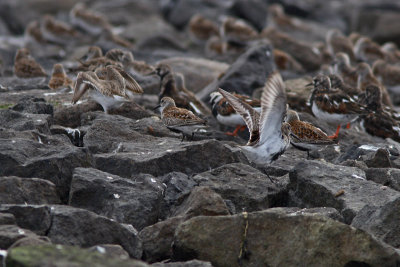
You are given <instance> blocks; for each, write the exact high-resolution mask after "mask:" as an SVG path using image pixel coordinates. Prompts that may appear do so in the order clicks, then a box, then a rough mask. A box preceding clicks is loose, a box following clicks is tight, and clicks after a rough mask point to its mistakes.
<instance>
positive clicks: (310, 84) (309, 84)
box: [306, 83, 314, 87]
mask: <svg viewBox="0 0 400 267" xmlns="http://www.w3.org/2000/svg"><path fill="white" fill-rule="evenodd" d="M312 85H314V83H308V84H306V87H308V86H312Z"/></svg>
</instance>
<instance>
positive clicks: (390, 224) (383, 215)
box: [351, 198, 400, 248]
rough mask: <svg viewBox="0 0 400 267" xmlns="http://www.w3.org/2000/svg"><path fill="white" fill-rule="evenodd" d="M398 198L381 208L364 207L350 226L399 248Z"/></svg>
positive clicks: (399, 205)
mask: <svg viewBox="0 0 400 267" xmlns="http://www.w3.org/2000/svg"><path fill="white" fill-rule="evenodd" d="M399 220H400V198H397V199H396V200H394V201H392V202H389V203H387V204H385V205H383V206H382V207H377V206H366V207H364V208H363V209H362V210H361V211H360V212H359V213H358V214H357V216H356V217H354V219H353V222H352V223H351V225H352V226H354V227H356V228H359V229H362V230H364V231H366V232H368V233H370V234H372V235H373V236H375V237H376V238H378V239H380V240H382V241H383V242H385V243H387V244H389V245H391V246H393V247H395V248H400V227H399V223H398V222H399Z"/></svg>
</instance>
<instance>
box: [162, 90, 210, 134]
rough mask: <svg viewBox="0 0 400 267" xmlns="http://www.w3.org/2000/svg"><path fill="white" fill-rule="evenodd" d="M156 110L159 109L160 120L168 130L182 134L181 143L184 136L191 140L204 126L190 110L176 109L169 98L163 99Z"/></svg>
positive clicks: (173, 102)
mask: <svg viewBox="0 0 400 267" xmlns="http://www.w3.org/2000/svg"><path fill="white" fill-rule="evenodd" d="M156 108H160V112H161V120H162V122H163V123H164V125H165V126H166V127H167V128H168V129H170V130H171V131H173V132H179V133H182V141H183V139H184V138H185V136H191V137H192V139H193V135H194V133H195V132H196V131H197V130H199V129H202V128H205V126H206V121H205V120H203V119H201V118H199V117H197V116H196V115H194V114H193V113H192V112H191V111H190V110H187V109H184V108H178V107H176V105H175V101H174V100H173V99H172V98H170V97H163V98H162V99H161V101H160V105H159V106H157V107H156ZM156 108H155V109H156Z"/></svg>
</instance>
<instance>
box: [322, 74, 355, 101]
mask: <svg viewBox="0 0 400 267" xmlns="http://www.w3.org/2000/svg"><path fill="white" fill-rule="evenodd" d="M328 76H329V79H330V81H331V88H332V89H340V90H342V91H343V92H344V93H345V94H347V95H349V96H350V97H352V98H354V99H355V100H357V99H358V96H359V94H361V93H362V91H361V90H360V89H358V88H357V87H351V86H349V85H347V84H345V83H344V82H343V79H342V77H340V76H339V75H336V74H329V75H328Z"/></svg>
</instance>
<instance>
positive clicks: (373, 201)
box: [289, 161, 400, 224]
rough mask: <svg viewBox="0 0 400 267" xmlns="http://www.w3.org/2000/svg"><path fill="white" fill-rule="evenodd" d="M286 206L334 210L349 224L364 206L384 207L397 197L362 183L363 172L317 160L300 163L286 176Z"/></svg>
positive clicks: (373, 185)
mask: <svg viewBox="0 0 400 267" xmlns="http://www.w3.org/2000/svg"><path fill="white" fill-rule="evenodd" d="M289 177H290V183H289V190H290V191H289V195H290V201H289V205H293V206H300V207H333V208H335V209H337V210H338V211H339V212H340V213H341V214H342V216H343V218H344V221H345V223H348V224H349V223H351V221H352V220H353V218H354V216H355V215H356V214H357V213H358V212H359V211H360V210H361V209H362V208H363V207H364V206H365V205H368V204H370V205H384V204H386V203H388V202H390V201H392V200H394V199H395V198H397V197H399V196H400V194H399V192H396V191H394V190H392V189H387V190H382V188H381V186H380V185H377V184H376V183H374V182H371V181H366V180H365V173H364V172H363V171H362V170H360V169H357V168H354V167H344V166H338V165H333V164H330V163H324V162H318V161H303V162H300V163H299V164H297V165H296V166H295V167H294V169H293V170H292V171H291V172H290V174H289Z"/></svg>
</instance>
